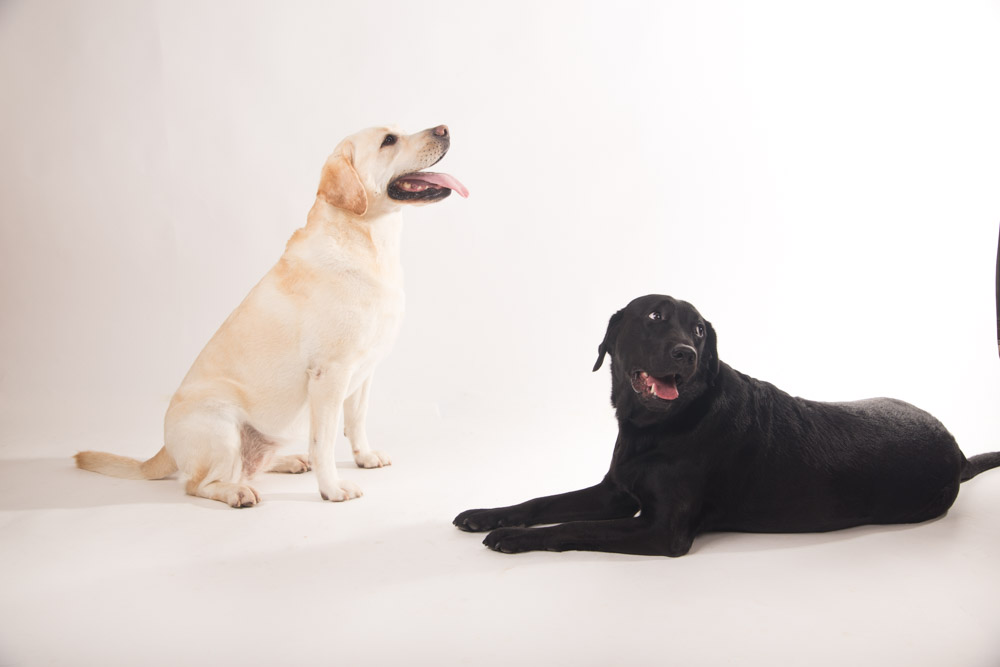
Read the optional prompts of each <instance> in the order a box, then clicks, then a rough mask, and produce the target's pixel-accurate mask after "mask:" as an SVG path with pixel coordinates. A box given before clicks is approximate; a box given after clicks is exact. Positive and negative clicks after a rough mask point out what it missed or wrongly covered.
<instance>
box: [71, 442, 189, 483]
mask: <svg viewBox="0 0 1000 667" xmlns="http://www.w3.org/2000/svg"><path fill="white" fill-rule="evenodd" d="M73 458H75V459H76V467H77V468H80V469H82V470H91V471H93V472H99V473H101V474H102V475H111V476H112V477H122V478H124V479H162V478H164V477H166V476H167V475H171V474H173V473H175V472H177V464H176V463H174V459H173V458H171V456H170V454H168V453H167V448H166V447H163V448H161V449H160V451H158V452H156V455H155V456H154V457H153V458H151V459H149V460H148V461H139V460H137V459H130V458H129V457H127V456H118V455H117V454H108V453H107V452H80V453H78V454H77V455H76V456H74V457H73Z"/></svg>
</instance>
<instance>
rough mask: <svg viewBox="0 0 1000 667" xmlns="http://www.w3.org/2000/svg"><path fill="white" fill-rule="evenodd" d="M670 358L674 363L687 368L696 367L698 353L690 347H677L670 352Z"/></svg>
mask: <svg viewBox="0 0 1000 667" xmlns="http://www.w3.org/2000/svg"><path fill="white" fill-rule="evenodd" d="M670 356H671V358H673V360H674V361H677V362H679V363H682V364H684V365H685V366H694V362H695V359H697V358H698V352H697V351H696V350H695V349H694V348H693V347H691V346H690V345H675V346H674V349H672V350H670Z"/></svg>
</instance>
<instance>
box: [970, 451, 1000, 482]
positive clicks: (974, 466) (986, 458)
mask: <svg viewBox="0 0 1000 667" xmlns="http://www.w3.org/2000/svg"><path fill="white" fill-rule="evenodd" d="M996 467H1000V452H990V453H989V454H977V455H976V456H973V457H972V458H971V459H969V460H968V461H966V462H965V467H964V468H962V481H963V482H965V481H968V480H970V479H972V478H973V477H975V476H976V475H978V474H979V473H981V472H986V471H987V470H989V469H990V468H996Z"/></svg>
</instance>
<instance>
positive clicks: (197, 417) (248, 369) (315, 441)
mask: <svg viewBox="0 0 1000 667" xmlns="http://www.w3.org/2000/svg"><path fill="white" fill-rule="evenodd" d="M449 144H450V137H449V134H448V128H447V127H446V126H444V125H439V126H437V127H434V128H431V129H428V130H424V131H423V132H418V133H416V134H410V135H406V134H403V133H402V132H400V131H398V130H397V129H395V128H371V129H368V130H364V131H362V132H359V133H358V134H355V135H353V136H351V137H348V138H347V139H344V141H342V142H341V143H340V144H339V145H338V146H337V148H336V149H335V150H334V152H333V154H332V155H331V156H330V157H329V158H328V159H327V161H326V164H324V166H323V171H322V174H321V177H320V183H319V191H318V192H317V194H316V203H315V204H314V205H313V207H312V209H311V210H310V211H309V216H308V218H307V222H306V226H305V227H303V228H302V229H299V230H298V231H296V232H295V234H293V235H292V238H291V239H290V240H289V241H288V245H287V246H286V248H285V252H284V254H283V255H282V256H281V259H280V260H278V263H277V264H275V266H274V267H273V268H272V269H271V270H270V271H269V272H268V273H267V275H265V276H264V278H263V279H262V280H261V281H260V282H259V283H258V284H257V285H256V287H254V288H253V289H252V290H251V291H250V294H248V295H247V297H246V299H244V300H243V303H241V304H240V305H239V306H238V307H237V308H236V310H235V311H233V313H232V314H231V315H230V316H229V318H228V319H227V320H226V321H225V322H224V323H223V324H222V326H221V327H220V328H219V330H218V331H217V332H216V333H215V335H214V336H213V337H212V339H211V340H210V341H208V345H206V346H205V349H204V350H202V352H201V354H200V355H198V358H197V359H196V360H195V362H194V365H193V366H192V367H191V370H190V371H188V374H187V376H186V377H185V378H184V380H183V382H182V383H181V386H180V388H179V389H178V390H177V393H176V394H174V397H173V399H172V400H171V401H170V407H169V408H168V409H167V415H166V419H165V424H164V442H165V444H164V446H163V448H162V449H161V450H160V451H159V452H158V453H157V454H156V455H155V456H153V458H151V459H149V460H148V461H145V462H142V461H137V460H135V459H130V458H126V457H123V456H118V455H115V454H107V453H103V452H80V453H79V454H77V455H76V464H77V466H79V467H80V468H83V469H85V470H93V471H95V472H100V473H104V474H106V475H113V476H115V477H125V478H130V479H159V478H162V477H166V476H167V475H170V474H172V473H174V472H176V471H177V470H178V469H180V470H181V472H182V473H183V474H184V475H185V476H186V478H187V487H186V488H187V492H188V493H189V494H191V495H195V496H201V497H203V498H211V499H213V500H220V501H222V502H224V503H228V504H229V505H231V506H233V507H251V506H253V505H255V504H257V503H258V502H260V495H259V494H258V493H257V491H255V490H254V489H253V487H251V486H250V485H249V483H248V481H249V480H250V479H251V478H252V477H253V475H254V474H255V473H257V472H259V471H267V470H272V471H277V472H305V471H307V470H309V469H310V468H311V467H315V469H316V475H317V478H318V481H319V492H320V495H321V496H322V497H323V498H324V499H325V500H334V501H341V500H348V499H350V498H357V497H358V496H360V495H361V489H359V488H358V486H357V485H356V484H353V483H351V482H347V481H345V480H342V479H340V478H339V476H338V475H337V468H336V465H335V463H334V454H333V445H334V438H335V437H336V434H337V432H338V430H339V420H340V411H341V407H343V414H344V427H345V428H344V431H345V434H346V435H347V438H348V440H349V441H350V443H351V449H352V451H353V453H354V460H355V462H356V463H357V465H358V466H360V467H362V468H377V467H381V466H386V465H389V463H390V460H389V457H388V456H387V455H385V454H384V453H382V452H379V451H375V450H373V449H371V447H370V446H369V445H368V437H367V435H366V433H365V415H366V412H367V409H368V395H369V390H370V389H371V382H372V371H373V370H374V369H375V365H376V364H377V363H378V362H379V361H380V360H381V359H382V358H384V357H385V355H386V354H387V353H388V351H389V349H390V347H391V346H392V343H393V341H394V340H395V338H396V333H397V331H398V330H399V325H400V321H401V319H402V316H403V274H402V267H401V265H400V257H399V246H400V232H401V224H402V216H401V210H400V209H401V208H402V205H403V204H426V203H430V202H436V201H440V200H442V199H444V198H445V197H447V196H448V195H450V194H451V191H452V190H454V191H456V192H458V193H459V194H460V195H462V196H463V197H467V196H468V191H467V190H466V189H465V187H464V186H463V185H462V184H461V183H459V182H458V181H457V180H456V179H454V178H453V177H451V176H448V175H447V174H440V173H433V172H425V171H421V170H422V169H426V168H427V167H430V166H431V165H433V164H435V163H436V162H437V161H438V160H440V159H441V158H442V157H444V154H445V153H446V152H447V151H448V147H449ZM305 407H308V410H309V415H310V439H309V455H308V457H306V456H304V455H296V456H282V457H278V456H277V455H276V450H277V448H278V443H279V440H278V438H277V437H276V436H275V435H274V434H278V433H282V432H283V431H284V430H285V429H286V428H287V427H288V426H289V425H290V424H291V423H292V422H293V421H294V420H295V418H296V417H297V416H298V415H299V414H300V413H301V412H302V410H303V408H305Z"/></svg>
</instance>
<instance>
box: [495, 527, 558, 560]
mask: <svg viewBox="0 0 1000 667" xmlns="http://www.w3.org/2000/svg"><path fill="white" fill-rule="evenodd" d="M540 534H541V531H539V530H537V529H532V528H498V529H497V530H494V531H493V532H492V533H490V534H489V535H487V536H486V539H485V540H483V544H485V545H486V546H487V547H489V548H490V549H492V550H493V551H499V552H500V553H505V554H519V553H523V552H525V551H538V550H540V549H545V548H546V547H545V546H544V545H542V543H541V540H539V539H538V538H539V535H540Z"/></svg>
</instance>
